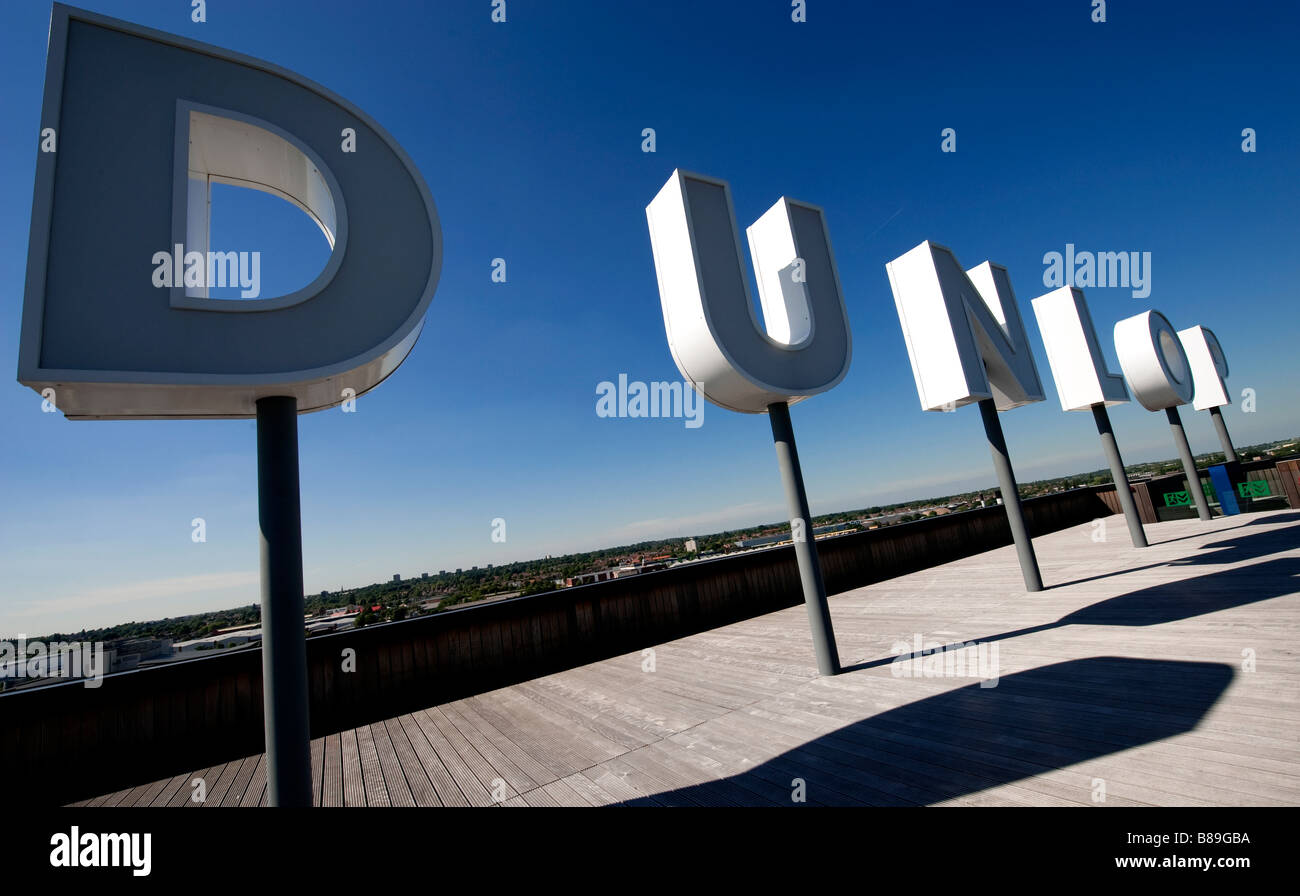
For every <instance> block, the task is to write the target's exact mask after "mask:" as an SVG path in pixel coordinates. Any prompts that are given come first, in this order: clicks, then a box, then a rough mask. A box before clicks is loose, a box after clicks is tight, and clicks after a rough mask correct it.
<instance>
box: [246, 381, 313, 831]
mask: <svg viewBox="0 0 1300 896" xmlns="http://www.w3.org/2000/svg"><path fill="white" fill-rule="evenodd" d="M257 516H258V523H259V524H260V528H261V532H262V538H261V542H262V703H263V707H264V710H265V718H266V783H267V792H268V801H269V802H270V804H271V805H272V806H310V805H311V804H312V793H311V737H310V728H309V727H308V719H307V638H306V634H305V633H304V631H303V623H302V619H303V595H302V511H301V506H300V502H299V494H298V400H297V399H296V398H293V397H292V396H288V397H285V396H279V397H274V398H262V399H259V400H258V402H257Z"/></svg>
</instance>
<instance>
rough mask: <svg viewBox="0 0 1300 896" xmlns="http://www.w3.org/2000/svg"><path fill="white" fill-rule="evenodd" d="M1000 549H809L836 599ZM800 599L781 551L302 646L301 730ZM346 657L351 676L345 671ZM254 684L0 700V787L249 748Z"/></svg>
mask: <svg viewBox="0 0 1300 896" xmlns="http://www.w3.org/2000/svg"><path fill="white" fill-rule="evenodd" d="M1099 491H1102V490H1101V489H1077V490H1074V491H1070V492H1065V493H1062V494H1058V495H1051V496H1048V497H1044V498H1037V499H1034V500H1030V501H1026V502H1025V513H1026V516H1027V518H1028V524H1029V527H1030V531H1031V533H1032V534H1042V533H1046V532H1053V531H1057V530H1059V529H1063V528H1066V527H1069V526H1073V525H1077V524H1079V523H1083V522H1087V521H1089V520H1091V519H1094V518H1096V517H1099V516H1107V515H1109V514H1110V513H1111V510H1110V508H1109V507H1107V506H1106V504H1105V502H1104V501H1103V500H1102V499H1101V497H1100V496H1099V494H1098V492H1099ZM1112 492H1113V489H1112ZM1010 543H1011V535H1010V532H1009V529H1008V527H1007V521H1006V515H1005V514H1004V513H1003V512H1002V508H1001V507H989V508H984V509H981V510H974V511H969V512H965V513H954V514H950V515H947V516H941V517H933V518H930V519H926V520H921V521H918V522H914V523H907V524H904V525H899V526H891V527H888V528H885V529H877V530H873V531H868V532H859V533H853V534H849V535H842V536H839V537H836V538H831V539H828V540H825V541H820V542H818V544H817V550H818V554H819V555H820V557H821V561H822V566H823V570H824V574H825V579H826V586H827V590H828V592H829V593H831V594H834V593H837V592H841V591H847V590H849V589H852V588H857V587H860V586H862V585H866V584H870V583H871V582H875V581H880V580H882V579H887V578H891V577H893V576H897V575H902V574H904V573H907V572H912V571H915V570H918V569H923V568H926V567H930V566H936V565H938V564H941V563H947V562H949V561H951V560H956V559H958V558H961V557H966V556H970V555H972V554H977V553H980V552H982V551H986V550H989V549H991V548H995V547H999V546H1002V545H1006V544H1010ZM1008 562H1013V561H1011V560H1009V561H1008ZM800 595H801V592H800V588H799V575H798V570H797V568H796V565H795V558H794V552H793V550H792V549H791V548H790V547H789V546H787V547H783V548H774V549H771V550H766V551H757V552H754V553H749V554H742V555H738V556H733V557H725V558H721V559H718V560H711V561H705V562H700V563H694V564H690V565H687V566H681V567H676V568H673V569H668V570H664V571H662V572H657V573H648V574H645V575H640V576H632V577H630V578H621V579H615V580H613V581H609V582H601V583H599V584H594V585H586V586H582V587H577V588H570V589H565V590H562V591H557V592H552V593H549V594H540V595H534V596H531V597H520V598H515V599H513V600H505V601H499V602H495V603H490V604H480V605H470V606H468V607H465V608H463V609H458V610H451V611H447V612H443V613H439V614H437V615H434V616H426V617H421V618H416V619H409V620H405V621H402V622H394V623H389V624H387V625H377V626H372V627H368V628H363V629H356V630H351V631H346V632H340V633H337V634H332V635H325V636H320V637H315V638H311V639H309V640H308V642H307V659H308V666H309V674H310V678H311V680H310V686H311V722H312V733H313V736H320V735H323V734H326V733H330V732H333V731H338V730H340V729H344V728H350V727H354V726H356V725H360V724H364V723H366V722H370V721H374V720H377V719H382V718H388V717H391V716H393V715H396V714H399V713H401V712H405V711H409V710H412V709H415V708H419V707H424V706H429V705H432V704H435V703H439V702H444V701H446V700H451V699H456V698H458V697H463V696H467V695H470V694H474V693H481V692H483V691H487V690H491V689H493V688H497V687H500V686H502V685H505V684H510V683H513V682H518V681H524V680H527V679H529V678H535V677H537V676H539V675H544V674H548V673H550V672H555V671H559V670H561V669H567V668H571V667H573V666H577V665H582V664H584V663H588V662H592V661H594V660H597V659H602V658H605V657H610V656H616V655H618V654H621V653H627V652H629V651H634V650H638V649H640V648H643V647H647V646H652V645H655V644H660V643H663V642H665V641H668V640H672V639H674V638H679V637H682V636H684V635H687V634H692V633H694V632H699V631H703V630H706V629H710V628H716V627H718V626H721V625H726V624H728V623H730V622H735V621H738V620H741V619H746V618H749V617H752V616H757V615H760V614H763V613H768V612H771V611H772V610H776V609H781V608H783V607H788V606H793V605H795V604H797V603H798V602H799V601H800V599H801V597H800ZM833 610H834V604H833V602H832V611H833ZM348 651H355V656H356V662H355V666H356V671H355V672H343V671H342V667H343V661H344V657H345V654H346V653H347V652H348ZM808 660H809V662H810V663H811V658H808ZM261 679H262V674H261V653H260V651H259V650H257V649H249V650H241V651H237V652H233V653H224V654H221V655H217V656H212V657H206V658H202V659H195V660H190V661H187V662H180V663H173V664H169V665H166V666H162V667H158V668H153V669H142V670H139V671H135V672H126V673H122V674H119V675H113V676H109V677H107V678H105V679H104V681H103V684H102V686H101V687H99V688H96V689H91V688H86V687H84V686H82V685H81V684H80V683H66V684H58V685H52V686H50V687H44V688H36V689H30V690H19V691H15V692H12V693H9V694H3V695H0V767H2V768H4V769H5V770H6V771H7V773H8V774H7V776H6V777H7V780H6V785H7V788H8V789H9V791H10V792H11V793H13V792H14V790H15V789H16V790H17V793H15V794H14V795H15V796H17V797H20V798H25V799H33V800H35V801H37V802H39V803H54V802H66V801H71V800H74V799H79V798H83V797H86V796H90V795H94V794H97V793H107V792H109V791H112V790H115V789H119V788H123V787H126V786H130V785H131V784H134V783H139V782H141V781H151V780H156V779H158V778H160V777H162V776H164V775H168V774H182V773H185V772H189V771H193V770H195V769H201V768H204V767H206V766H209V765H215V764H217V763H219V762H224V761H228V760H230V759H233V758H237V757H240V756H246V755H250V754H254V753H259V752H261V751H262V748H263V745H262V682H261ZM13 804H14V805H22V803H20V802H14V803H13Z"/></svg>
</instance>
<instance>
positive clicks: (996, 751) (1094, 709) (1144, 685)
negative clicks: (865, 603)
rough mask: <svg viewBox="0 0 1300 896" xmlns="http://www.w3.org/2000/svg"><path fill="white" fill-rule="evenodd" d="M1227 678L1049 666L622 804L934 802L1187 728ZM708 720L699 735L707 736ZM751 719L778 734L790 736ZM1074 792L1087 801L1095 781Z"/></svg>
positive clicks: (1110, 666)
mask: <svg viewBox="0 0 1300 896" xmlns="http://www.w3.org/2000/svg"><path fill="white" fill-rule="evenodd" d="M1232 679H1233V670H1232V667H1230V666H1227V665H1224V664H1222V663H1202V662H1182V661H1171V660H1150V659H1134V658H1131V657H1113V656H1104V657H1090V658H1087V659H1079V660H1069V661H1066V662H1060V663H1054V664H1052V665H1049V666H1044V667H1042V668H1038V669H1030V670H1027V671H1025V672H1018V673H1015V674H1013V675H1008V676H1006V677H1004V678H1002V679H1001V681H1000V682H999V683H998V685H997V687H995V688H981V687H980V686H979V685H978V683H976V684H972V685H970V686H968V687H963V688H956V689H953V690H950V691H947V692H945V693H942V694H937V695H935V696H932V697H927V698H925V699H923V700H918V701H916V702H915V703H910V704H907V705H906V706H900V707H897V708H895V709H891V710H888V711H887V712H883V713H881V714H879V715H876V716H872V717H871V718H868V719H864V720H862V721H860V722H855V723H853V724H851V725H846V726H845V727H843V728H839V729H837V730H835V731H832V732H830V733H828V734H824V735H821V736H820V737H816V738H813V739H812V740H810V741H808V742H807V743H804V744H800V745H798V746H794V747H792V748H791V749H789V750H787V751H786V752H784V753H782V754H780V755H779V756H776V757H774V758H772V759H770V760H768V761H766V762H763V763H761V764H759V765H757V766H755V767H754V768H752V769H749V770H747V771H744V772H741V773H739V774H736V775H732V776H730V777H727V778H722V779H718V780H714V781H708V782H705V783H702V784H698V785H692V786H689V787H681V788H677V789H675V790H668V791H664V792H661V793H655V794H653V795H651V796H649V797H643V798H638V799H633V800H629V801H626V802H623V803H620V804H619V805H687V806H697V805H704V806H716V805H724V806H731V805H746V806H750V805H768V806H792V805H803V804H804V803H800V802H797V801H796V800H795V799H794V796H795V794H796V793H797V792H799V782H802V794H803V796H804V797H805V798H806V804H808V805H829V806H840V805H853V806H896V805H930V804H933V803H939V802H943V801H945V800H951V799H953V798H956V797H961V796H964V795H969V794H975V793H979V792H981V791H984V790H987V789H989V788H991V787H996V786H998V785H1001V784H1007V783H1011V782H1014V781H1020V780H1024V779H1027V778H1031V777H1033V776H1035V775H1039V774H1042V773H1044V772H1049V771H1052V770H1054V769H1061V768H1065V767H1067V766H1070V765H1074V764H1076V763H1079V762H1083V761H1085V760H1089V759H1096V758H1098V757H1102V756H1108V755H1111V754H1114V753H1118V752H1120V751H1123V750H1127V749H1131V748H1133V747H1137V746H1141V745H1143V744H1148V743H1154V742H1155V741H1159V740H1163V739H1165V738H1168V737H1172V736H1174V735H1177V734H1181V733H1183V732H1186V731H1191V730H1192V729H1194V728H1195V727H1196V726H1197V724H1198V723H1199V722H1200V720H1201V719H1202V718H1203V717H1204V716H1205V714H1206V713H1207V712H1208V711H1209V710H1210V708H1211V707H1212V706H1213V705H1214V704H1215V702H1216V701H1217V700H1218V699H1219V698H1220V697H1221V696H1222V694H1223V692H1224V690H1226V689H1227V687H1228V685H1229V684H1230V683H1231V682H1232ZM743 718H744V717H743V716H742V719H743ZM709 724H710V723H706V724H705V725H703V726H701V727H700V729H699V733H700V734H702V735H703V736H704V738H707V737H708V729H709ZM755 724H756V725H758V726H759V727H760V728H764V729H768V728H770V729H771V730H773V731H774V732H775V733H774V734H773V735H772V736H773V737H781V736H789V732H790V731H792V730H797V729H792V728H789V727H786V726H783V725H782V724H781V723H779V722H777V723H772V722H766V721H762V720H755ZM723 737H724V738H725V737H726V735H725V734H724V735H723ZM1079 786H1080V788H1081V791H1082V794H1083V796H1082V798H1083V799H1084V800H1086V799H1087V798H1088V796H1089V790H1088V789H1087V788H1089V787H1090V779H1088V780H1087V781H1081V782H1080V784H1079Z"/></svg>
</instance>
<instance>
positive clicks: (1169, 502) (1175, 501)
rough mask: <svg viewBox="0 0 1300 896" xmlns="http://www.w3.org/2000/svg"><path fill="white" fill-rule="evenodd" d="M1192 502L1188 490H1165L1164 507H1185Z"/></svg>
mask: <svg viewBox="0 0 1300 896" xmlns="http://www.w3.org/2000/svg"><path fill="white" fill-rule="evenodd" d="M1191 503H1192V496H1191V494H1190V493H1189V492H1165V506H1166V507H1187V506H1189V505H1190V504H1191Z"/></svg>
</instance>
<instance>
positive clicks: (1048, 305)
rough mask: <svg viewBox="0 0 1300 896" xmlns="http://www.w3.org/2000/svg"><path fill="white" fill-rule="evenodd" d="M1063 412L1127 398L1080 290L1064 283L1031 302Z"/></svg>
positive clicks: (1113, 402) (1122, 382) (1121, 380)
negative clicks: (1103, 347) (1103, 352)
mask: <svg viewBox="0 0 1300 896" xmlns="http://www.w3.org/2000/svg"><path fill="white" fill-rule="evenodd" d="M1032 304H1033V306H1034V316H1035V317H1037V318H1038V329H1039V331H1040V332H1041V333H1042V335H1043V347H1044V348H1046V349H1047V363H1048V365H1049V366H1050V367H1051V368H1052V379H1054V380H1055V381H1056V391H1057V393H1058V394H1059V396H1060V399H1061V410H1063V411H1086V410H1088V409H1089V408H1091V407H1092V406H1093V405H1097V404H1101V405H1112V404H1121V403H1123V402H1126V401H1128V389H1126V388H1124V377H1122V376H1120V375H1119V374H1117V373H1111V372H1110V370H1109V368H1108V367H1107V366H1106V357H1105V355H1103V354H1102V351H1101V343H1100V342H1099V341H1098V339H1097V329H1096V327H1094V326H1093V325H1092V315H1090V314H1089V313H1088V303H1087V302H1085V301H1084V299H1083V293H1082V292H1080V291H1079V290H1078V289H1075V288H1074V287H1072V286H1063V287H1061V288H1060V289H1056V290H1053V291H1052V292H1049V293H1047V294H1046V295H1042V296H1039V297H1038V298H1036V299H1034V300H1033V302H1032Z"/></svg>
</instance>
